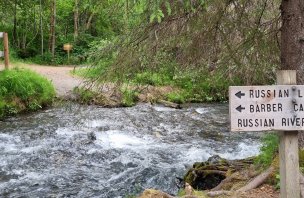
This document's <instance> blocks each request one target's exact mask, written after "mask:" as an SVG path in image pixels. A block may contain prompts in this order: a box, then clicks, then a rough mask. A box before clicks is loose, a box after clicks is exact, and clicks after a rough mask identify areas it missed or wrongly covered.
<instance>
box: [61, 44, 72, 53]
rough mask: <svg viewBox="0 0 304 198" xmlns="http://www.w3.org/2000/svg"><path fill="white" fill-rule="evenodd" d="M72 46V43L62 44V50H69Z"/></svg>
mask: <svg viewBox="0 0 304 198" xmlns="http://www.w3.org/2000/svg"><path fill="white" fill-rule="evenodd" d="M72 48H73V45H71V44H69V43H67V44H64V45H63V50H65V51H71V50H72Z"/></svg>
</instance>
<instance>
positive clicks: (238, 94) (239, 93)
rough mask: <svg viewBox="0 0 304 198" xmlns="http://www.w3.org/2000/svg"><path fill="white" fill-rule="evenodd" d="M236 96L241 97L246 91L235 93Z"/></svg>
mask: <svg viewBox="0 0 304 198" xmlns="http://www.w3.org/2000/svg"><path fill="white" fill-rule="evenodd" d="M235 96H236V97H238V98H240V99H241V98H242V96H245V93H242V91H239V92H237V93H236V94H235Z"/></svg>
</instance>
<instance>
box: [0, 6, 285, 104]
mask: <svg viewBox="0 0 304 198" xmlns="http://www.w3.org/2000/svg"><path fill="white" fill-rule="evenodd" d="M279 5H280V1H278V0H262V1H260V0H255V1H248V0H241V1H231V0H226V1H220V0H215V1H208V0H179V1H173V0H157V1H151V0H139V1H137V0H133V1H132V0H83V1H80V0H39V1H33V0H7V1H1V2H0V7H1V10H2V12H1V13H0V15H1V18H2V19H3V20H1V21H0V29H1V31H6V32H8V33H9V34H10V45H11V48H12V52H11V56H13V57H14V58H16V59H21V60H24V61H29V62H33V63H37V64H47V65H63V64H65V65H66V64H74V65H90V66H91V68H90V69H89V71H86V72H84V71H79V72H77V73H78V74H79V75H85V76H86V77H87V78H93V79H95V80H94V82H96V81H102V82H105V81H109V80H110V81H117V80H119V81H123V82H124V83H132V84H140V85H142V84H145V85H147V84H148V85H156V86H165V85H170V86H174V87H178V88H179V90H178V91H174V92H170V94H168V95H167V96H165V98H166V99H167V100H169V101H173V102H186V101H188V102H191V101H192V102H203V101H225V100H227V89H228V84H230V85H246V84H247V85H249V84H256V85H260V84H265V83H268V84H272V83H273V82H274V73H275V69H276V68H277V67H278V65H279V61H280V59H279V48H280V46H279V37H280V35H279V27H280V11H279ZM66 43H70V44H72V45H73V50H72V52H71V58H70V59H69V61H68V60H67V54H66V52H65V51H64V50H63V45H64V44H66ZM84 73H85V74H84ZM96 79H97V80H96ZM133 92H135V91H134V90H133ZM136 92H138V90H137V91H136ZM133 95H134V94H133Z"/></svg>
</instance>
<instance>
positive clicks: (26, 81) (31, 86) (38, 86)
mask: <svg viewBox="0 0 304 198" xmlns="http://www.w3.org/2000/svg"><path fill="white" fill-rule="evenodd" d="M54 97H55V89H54V87H53V85H52V84H51V82H50V81H48V80H47V79H46V78H44V77H42V76H40V75H38V74H37V73H35V72H33V71H30V70H27V69H12V70H4V71H0V118H3V117H6V116H9V115H14V114H17V113H20V112H23V111H33V110H37V109H40V108H42V107H45V106H48V105H50V104H52V102H53V98H54Z"/></svg>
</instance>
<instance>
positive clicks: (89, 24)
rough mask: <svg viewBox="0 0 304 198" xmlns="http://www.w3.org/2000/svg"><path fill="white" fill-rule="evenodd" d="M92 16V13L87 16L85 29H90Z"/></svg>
mask: <svg viewBox="0 0 304 198" xmlns="http://www.w3.org/2000/svg"><path fill="white" fill-rule="evenodd" d="M93 17H94V13H92V14H90V17H89V19H88V21H87V23H86V31H87V30H89V29H90V27H91V24H92V20H93Z"/></svg>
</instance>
